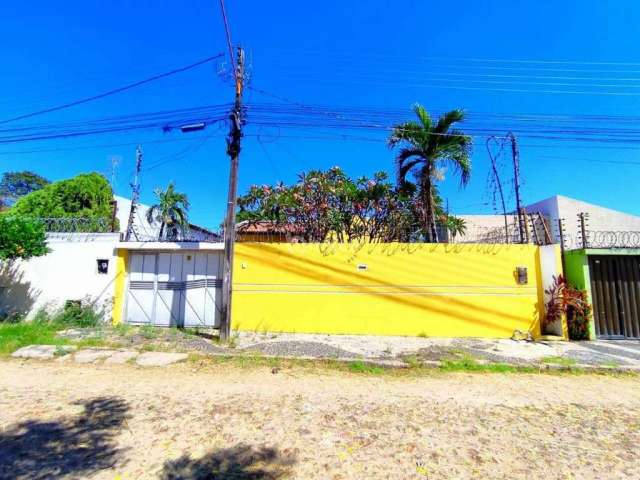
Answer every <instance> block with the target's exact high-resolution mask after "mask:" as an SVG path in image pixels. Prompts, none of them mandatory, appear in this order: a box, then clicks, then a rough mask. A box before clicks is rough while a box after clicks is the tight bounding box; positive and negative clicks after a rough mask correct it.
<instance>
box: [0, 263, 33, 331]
mask: <svg viewBox="0 0 640 480" xmlns="http://www.w3.org/2000/svg"><path fill="white" fill-rule="evenodd" d="M40 293H41V292H40V291H39V290H37V289H35V288H33V287H32V286H31V283H30V282H27V281H25V279H24V272H23V271H22V270H21V268H20V264H19V263H18V262H11V261H0V320H2V319H3V318H7V319H12V318H17V317H20V316H23V315H26V314H27V313H29V311H30V310H31V308H32V307H33V305H34V304H35V301H36V298H37V297H38V296H39V295H40Z"/></svg>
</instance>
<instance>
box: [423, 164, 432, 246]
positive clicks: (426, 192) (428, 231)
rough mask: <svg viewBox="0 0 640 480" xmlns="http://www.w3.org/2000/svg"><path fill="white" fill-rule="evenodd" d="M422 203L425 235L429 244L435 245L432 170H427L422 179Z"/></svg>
mask: <svg viewBox="0 0 640 480" xmlns="http://www.w3.org/2000/svg"><path fill="white" fill-rule="evenodd" d="M422 202H423V203H424V234H425V238H426V241H427V243H433V242H434V241H435V237H434V236H433V229H432V228H431V224H432V222H433V196H432V195H431V169H430V168H428V167H427V168H425V171H424V173H423V178H422Z"/></svg>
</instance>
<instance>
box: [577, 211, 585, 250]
mask: <svg viewBox="0 0 640 480" xmlns="http://www.w3.org/2000/svg"><path fill="white" fill-rule="evenodd" d="M578 219H579V220H580V233H581V234H582V248H587V229H586V226H585V222H584V212H580V213H579V214H578Z"/></svg>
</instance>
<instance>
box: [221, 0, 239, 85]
mask: <svg viewBox="0 0 640 480" xmlns="http://www.w3.org/2000/svg"><path fill="white" fill-rule="evenodd" d="M220 13H221V14H222V22H223V23H224V33H225V37H226V39H227V48H228V49H229V61H230V62H231V68H232V70H233V73H234V75H235V74H236V64H235V60H234V58H233V46H232V43H231V32H230V30H229V21H228V20H227V10H226V9H225V8H224V0H220ZM236 80H237V79H236Z"/></svg>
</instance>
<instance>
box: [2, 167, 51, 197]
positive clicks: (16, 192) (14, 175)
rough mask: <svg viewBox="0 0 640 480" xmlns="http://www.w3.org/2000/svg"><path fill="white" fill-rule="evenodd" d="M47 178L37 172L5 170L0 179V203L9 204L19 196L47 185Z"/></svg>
mask: <svg viewBox="0 0 640 480" xmlns="http://www.w3.org/2000/svg"><path fill="white" fill-rule="evenodd" d="M49 183H50V182H49V180H47V179H46V178H44V177H41V176H40V175H38V174H37V173H33V172H29V171H26V170H25V171H23V172H5V173H4V174H3V175H2V180H0V205H4V206H11V205H12V204H13V203H14V202H15V201H16V200H18V199H19V198H20V197H23V196H25V195H27V194H29V193H31V192H34V191H36V190H40V189H41V188H43V187H45V186H46V185H49Z"/></svg>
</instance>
